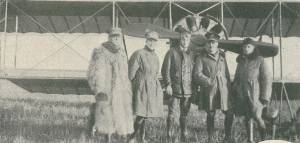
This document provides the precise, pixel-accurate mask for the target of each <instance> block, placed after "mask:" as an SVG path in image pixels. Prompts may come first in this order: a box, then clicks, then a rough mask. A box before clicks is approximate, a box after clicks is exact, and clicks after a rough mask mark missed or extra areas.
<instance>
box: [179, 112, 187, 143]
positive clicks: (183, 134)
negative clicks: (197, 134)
mask: <svg viewBox="0 0 300 143" xmlns="http://www.w3.org/2000/svg"><path fill="white" fill-rule="evenodd" d="M179 122H180V130H181V138H180V139H181V141H182V142H186V140H187V135H188V132H187V125H186V117H180V119H179Z"/></svg>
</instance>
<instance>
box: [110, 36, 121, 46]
mask: <svg viewBox="0 0 300 143" xmlns="http://www.w3.org/2000/svg"><path fill="white" fill-rule="evenodd" d="M109 38H110V41H111V42H112V43H114V44H116V45H119V46H120V45H121V43H122V42H121V41H122V38H121V35H112V36H110V37H109Z"/></svg>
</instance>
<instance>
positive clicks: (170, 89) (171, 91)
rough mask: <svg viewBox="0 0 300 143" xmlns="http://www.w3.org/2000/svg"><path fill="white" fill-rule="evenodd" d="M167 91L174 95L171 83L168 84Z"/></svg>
mask: <svg viewBox="0 0 300 143" xmlns="http://www.w3.org/2000/svg"><path fill="white" fill-rule="evenodd" d="M166 93H167V94H168V95H170V96H172V95H173V89H172V87H171V85H168V86H167V88H166Z"/></svg>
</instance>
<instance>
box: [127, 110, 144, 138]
mask: <svg viewBox="0 0 300 143" xmlns="http://www.w3.org/2000/svg"><path fill="white" fill-rule="evenodd" d="M143 122H144V118H143V117H139V116H138V117H136V119H135V122H134V125H133V128H134V132H133V133H132V134H131V135H129V138H128V142H132V140H134V139H135V138H136V135H137V134H138V133H139V132H140V129H141V126H142V124H143Z"/></svg>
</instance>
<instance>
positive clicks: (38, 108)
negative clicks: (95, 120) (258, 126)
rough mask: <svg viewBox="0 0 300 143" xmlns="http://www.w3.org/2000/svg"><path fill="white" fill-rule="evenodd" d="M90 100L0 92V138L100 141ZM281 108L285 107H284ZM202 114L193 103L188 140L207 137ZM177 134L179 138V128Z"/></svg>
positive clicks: (15, 142) (239, 133)
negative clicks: (91, 133)
mask: <svg viewBox="0 0 300 143" xmlns="http://www.w3.org/2000/svg"><path fill="white" fill-rule="evenodd" d="M93 103H94V99H93V96H89V95H83V96H77V95H45V94H24V95H1V96H0V116H1V117H0V128H1V129H0V142H1V143H2V142H3V143H6V142H8V143H10V142H11V143H23V142H39V143H40V142H47V143H48V142H49V143H52V142H53V143H54V142H55V143H77V142H88V143H94V142H101V141H102V138H101V137H98V138H92V137H90V136H89V135H88V133H89V127H90V125H89V124H90V119H91V118H90V106H91V105H92V104H93ZM298 103H299V102H298ZM294 108H296V107H294ZM284 109H285V110H284V111H287V108H285V107H284ZM165 110H166V111H165V115H164V117H163V118H158V119H149V120H148V121H147V123H146V126H147V140H149V142H151V143H163V142H165V136H166V131H165V128H166V121H165V119H166V113H167V107H166V109H165ZM282 114H283V117H284V118H285V119H284V120H286V119H288V118H287V117H288V115H289V113H288V112H282ZM205 116H206V115H205V112H203V111H201V112H199V111H198V110H197V108H196V107H195V106H193V107H192V109H191V112H190V114H189V119H188V130H189V133H190V134H189V136H188V140H189V142H201V143H202V142H205V141H206V140H207V133H206V125H205ZM238 120H241V119H238ZM215 121H216V134H215V137H214V139H215V141H216V143H219V142H221V141H222V139H223V135H224V130H223V121H224V117H223V115H222V113H221V112H218V114H217V116H216V120H215ZM177 129H178V125H177ZM234 129H235V131H236V137H238V139H239V142H242V141H244V139H245V130H244V127H243V125H242V123H241V122H239V121H237V122H236V123H235V127H234ZM176 137H177V139H178V140H179V138H178V137H179V129H178V132H177V133H176ZM113 142H116V143H117V142H121V140H120V139H119V138H117V137H114V138H113Z"/></svg>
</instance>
